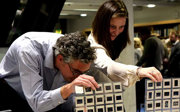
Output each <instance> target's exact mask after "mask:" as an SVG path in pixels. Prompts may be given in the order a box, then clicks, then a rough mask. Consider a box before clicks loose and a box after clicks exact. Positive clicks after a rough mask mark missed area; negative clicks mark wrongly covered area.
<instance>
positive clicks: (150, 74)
mask: <svg viewBox="0 0 180 112" xmlns="http://www.w3.org/2000/svg"><path fill="white" fill-rule="evenodd" d="M137 72H138V73H137V75H138V76H139V77H140V78H144V77H147V78H150V79H151V80H152V81H154V82H161V81H162V80H163V77H162V75H161V73H160V72H159V70H157V69H156V68H155V67H147V68H139V69H138V70H137Z"/></svg>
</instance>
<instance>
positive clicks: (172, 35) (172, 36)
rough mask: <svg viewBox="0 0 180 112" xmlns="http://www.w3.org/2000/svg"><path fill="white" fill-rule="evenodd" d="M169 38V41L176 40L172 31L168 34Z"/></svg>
mask: <svg viewBox="0 0 180 112" xmlns="http://www.w3.org/2000/svg"><path fill="white" fill-rule="evenodd" d="M169 39H170V41H171V42H172V43H174V42H176V35H175V34H173V33H172V34H170V36H169Z"/></svg>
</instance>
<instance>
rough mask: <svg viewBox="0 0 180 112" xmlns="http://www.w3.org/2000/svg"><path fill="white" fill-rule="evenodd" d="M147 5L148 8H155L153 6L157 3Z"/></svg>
mask: <svg viewBox="0 0 180 112" xmlns="http://www.w3.org/2000/svg"><path fill="white" fill-rule="evenodd" d="M147 7H148V8H153V7H156V5H155V4H148V5H147Z"/></svg>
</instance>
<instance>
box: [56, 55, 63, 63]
mask: <svg viewBox="0 0 180 112" xmlns="http://www.w3.org/2000/svg"><path fill="white" fill-rule="evenodd" d="M56 60H58V61H60V62H63V56H62V55H61V54H59V55H58V56H57V57H56Z"/></svg>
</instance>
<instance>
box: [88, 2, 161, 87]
mask: <svg viewBox="0 0 180 112" xmlns="http://www.w3.org/2000/svg"><path fill="white" fill-rule="evenodd" d="M88 40H89V41H90V42H91V46H92V47H95V48H96V55H97V59H96V60H95V62H94V66H95V67H97V68H99V69H101V70H102V71H103V72H105V74H108V77H109V78H111V79H112V80H113V81H121V82H122V84H123V85H124V86H131V85H134V84H135V83H136V81H137V80H139V79H140V78H143V77H148V78H150V79H151V80H152V81H155V82H157V81H162V75H161V73H160V72H159V71H158V70H157V69H156V68H154V67H148V68H140V67H137V66H133V65H125V64H121V63H118V62H116V61H115V59H117V58H118V57H119V55H120V53H121V51H122V50H123V49H124V48H125V47H126V46H127V44H128V43H129V44H130V38H129V33H128V12H127V9H126V6H125V4H124V3H123V1H121V0H110V1H107V2H105V3H104V4H102V5H101V6H100V8H99V10H98V11H97V14H96V16H95V19H94V21H93V24H92V32H91V34H90V35H89V37H88Z"/></svg>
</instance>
